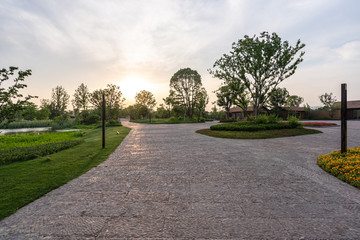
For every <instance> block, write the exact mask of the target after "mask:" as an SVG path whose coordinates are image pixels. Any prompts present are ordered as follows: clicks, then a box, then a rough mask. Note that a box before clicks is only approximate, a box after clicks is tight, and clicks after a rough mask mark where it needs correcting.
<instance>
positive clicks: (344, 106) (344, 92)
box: [341, 83, 347, 153]
mask: <svg viewBox="0 0 360 240" xmlns="http://www.w3.org/2000/svg"><path fill="white" fill-rule="evenodd" d="M346 121H347V87H346V83H343V84H341V153H346V152H347V122H346Z"/></svg>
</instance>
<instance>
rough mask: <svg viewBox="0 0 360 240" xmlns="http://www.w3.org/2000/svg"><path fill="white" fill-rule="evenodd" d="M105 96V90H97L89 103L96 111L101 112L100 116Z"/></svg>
mask: <svg viewBox="0 0 360 240" xmlns="http://www.w3.org/2000/svg"><path fill="white" fill-rule="evenodd" d="M103 94H104V90H102V89H96V90H94V91H93V92H92V93H91V94H90V99H89V101H90V103H91V104H92V105H93V107H94V109H95V110H97V111H98V112H99V114H100V112H101V106H102V95H103Z"/></svg>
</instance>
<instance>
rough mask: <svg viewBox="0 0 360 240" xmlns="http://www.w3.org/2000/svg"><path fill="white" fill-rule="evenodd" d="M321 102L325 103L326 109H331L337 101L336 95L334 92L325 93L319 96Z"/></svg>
mask: <svg viewBox="0 0 360 240" xmlns="http://www.w3.org/2000/svg"><path fill="white" fill-rule="evenodd" d="M319 99H320V102H321V103H322V104H323V105H324V109H325V110H330V109H331V107H332V106H333V105H334V103H335V102H336V97H335V96H333V93H325V94H323V95H321V96H319Z"/></svg>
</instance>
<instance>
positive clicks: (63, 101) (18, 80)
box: [0, 67, 209, 124]
mask: <svg viewBox="0 0 360 240" xmlns="http://www.w3.org/2000/svg"><path fill="white" fill-rule="evenodd" d="M0 73H1V82H0V83H3V82H5V81H7V80H12V81H13V85H11V86H10V87H8V88H7V89H5V88H0V123H3V124H4V123H9V122H11V121H14V120H20V119H25V120H47V119H55V120H57V119H66V118H68V117H69V116H71V117H74V118H75V119H76V120H78V121H79V122H81V123H84V124H91V123H96V122H98V121H99V120H100V116H101V108H102V96H103V95H104V96H105V102H106V119H107V120H118V119H119V118H120V117H128V116H129V117H130V118H132V119H141V118H151V117H157V118H168V117H172V116H173V117H181V118H183V117H184V118H194V117H195V116H196V117H197V118H200V117H204V116H205V107H206V105H207V103H208V101H209V98H208V95H207V92H206V90H205V88H204V87H202V83H201V76H200V74H198V72H197V71H196V70H192V69H190V68H184V69H180V70H179V71H177V72H176V73H175V74H174V76H173V77H172V78H171V80H170V93H169V96H168V97H166V98H164V99H163V101H164V103H162V104H160V106H159V107H158V108H157V109H156V110H154V108H155V106H156V104H157V103H156V100H155V97H154V95H153V94H152V93H151V92H149V91H146V90H142V91H140V92H138V93H137V94H136V96H135V104H133V105H130V106H128V107H125V105H124V101H125V98H124V97H123V94H122V91H121V90H120V87H119V86H117V85H114V84H108V85H107V86H106V88H104V89H97V90H94V91H93V92H90V91H89V89H88V87H87V86H86V85H85V84H84V83H81V84H80V85H79V86H78V87H77V88H76V90H75V92H74V94H73V98H72V100H71V101H70V95H69V94H68V92H67V91H66V89H65V88H64V87H63V86H56V87H55V88H53V89H52V92H51V98H50V99H41V100H40V106H37V105H36V104H35V103H33V102H31V101H30V100H31V99H33V98H37V97H36V96H26V97H24V96H23V95H22V94H20V93H19V91H20V90H21V89H22V88H25V87H27V85H26V84H24V83H23V82H24V80H25V78H26V77H27V76H30V75H31V70H26V71H21V70H19V69H18V68H17V67H10V68H9V69H5V68H3V69H1V71H0ZM16 73H17V77H15V75H16ZM11 78H12V79H11ZM0 86H1V85H0ZM70 104H71V105H72V108H73V110H72V111H69V110H68V106H69V105H70Z"/></svg>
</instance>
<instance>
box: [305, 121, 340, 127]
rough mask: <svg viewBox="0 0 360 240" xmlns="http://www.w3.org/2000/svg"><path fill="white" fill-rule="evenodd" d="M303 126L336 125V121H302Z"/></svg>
mask: <svg viewBox="0 0 360 240" xmlns="http://www.w3.org/2000/svg"><path fill="white" fill-rule="evenodd" d="M302 125H303V126H314V127H323V126H337V124H336V123H327V122H302Z"/></svg>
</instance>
